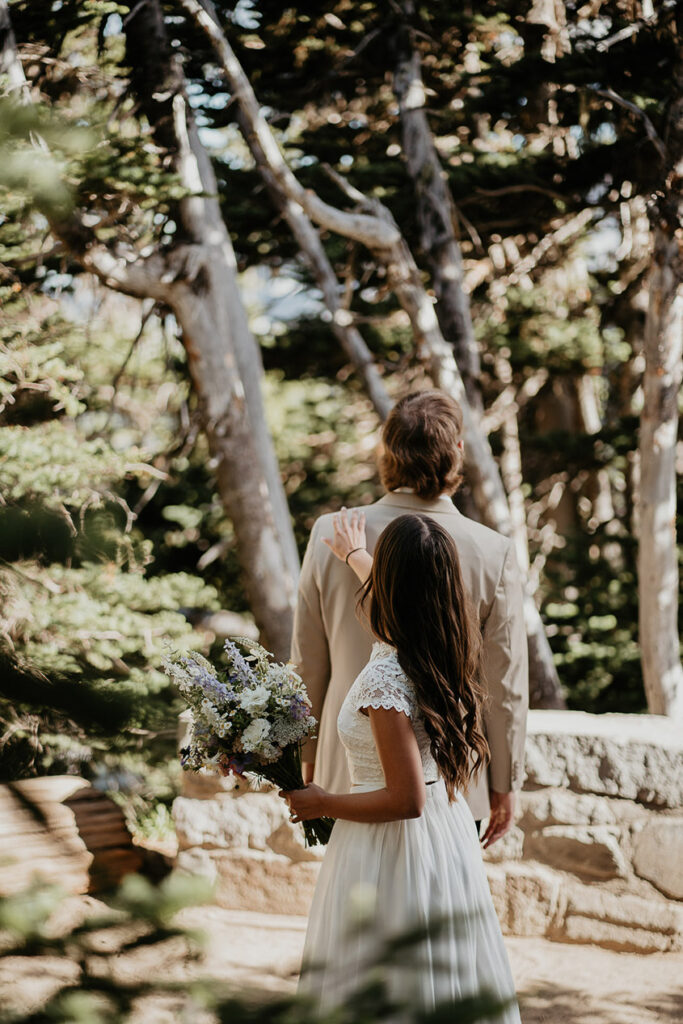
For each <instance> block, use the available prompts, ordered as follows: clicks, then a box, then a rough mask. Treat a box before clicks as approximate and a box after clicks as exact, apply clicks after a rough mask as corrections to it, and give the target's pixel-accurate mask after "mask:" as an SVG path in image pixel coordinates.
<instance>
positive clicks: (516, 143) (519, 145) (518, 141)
mask: <svg viewBox="0 0 683 1024" xmlns="http://www.w3.org/2000/svg"><path fill="white" fill-rule="evenodd" d="M512 145H513V147H514V148H515V149H523V148H524V146H525V145H526V138H525V137H524V136H523V135H513V136H512Z"/></svg>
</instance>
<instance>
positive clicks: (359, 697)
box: [350, 658, 417, 718]
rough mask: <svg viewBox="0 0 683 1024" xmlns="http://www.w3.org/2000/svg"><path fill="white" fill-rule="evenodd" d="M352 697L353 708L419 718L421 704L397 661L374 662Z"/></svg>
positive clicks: (382, 660) (361, 677) (355, 688)
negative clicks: (400, 712) (418, 706)
mask: <svg viewBox="0 0 683 1024" xmlns="http://www.w3.org/2000/svg"><path fill="white" fill-rule="evenodd" d="M350 696H351V697H352V704H353V708H354V710H356V711H361V710H364V709H366V708H373V709H374V710H375V711H376V710H378V708H384V709H385V710H386V711H390V710H391V709H394V710H396V711H402V712H403V713H404V714H405V715H407V716H408V718H415V716H416V714H417V703H416V701H415V697H414V694H413V692H412V687H411V685H410V682H409V680H408V679H407V678H406V675H405V673H404V671H403V669H402V668H401V666H400V665H399V663H398V662H397V661H396V660H395V659H389V658H387V659H381V660H376V661H371V662H370V664H369V665H367V666H366V667H365V668H364V669H363V671H362V672H361V674H360V675H359V676H358V679H357V680H356V683H355V686H354V692H353V694H350Z"/></svg>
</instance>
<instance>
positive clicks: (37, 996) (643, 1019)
mask: <svg viewBox="0 0 683 1024" xmlns="http://www.w3.org/2000/svg"><path fill="white" fill-rule="evenodd" d="M98 907H101V904H98V903H97V901H96V900H93V899H91V898H88V897H74V898H72V899H71V900H69V901H68V903H67V904H66V905H65V906H64V907H63V908H62V910H61V911H60V917H61V919H62V921H61V923H62V926H64V927H66V926H67V925H68V924H70V925H71V927H73V926H74V925H75V924H77V923H79V922H80V921H81V920H82V918H83V916H84V915H85V914H86V913H90V914H91V913H93V912H94V911H97V909H98ZM177 921H178V923H179V924H182V925H184V926H185V927H188V928H193V929H195V928H196V929H198V930H199V931H202V932H204V933H205V934H206V935H207V936H208V942H207V945H206V947H205V951H204V953H203V955H202V956H201V958H200V960H199V961H197V960H193V959H189V958H188V956H187V947H186V945H185V943H184V942H183V941H182V940H175V939H174V940H172V941H171V942H170V944H165V945H164V947H163V948H159V947H144V946H143V947H141V948H140V949H138V950H137V952H136V953H135V954H130V955H128V954H127V955H126V956H125V957H122V958H120V959H119V958H116V960H117V965H116V974H117V976H120V977H121V978H122V979H127V980H129V981H137V980H140V979H144V978H148V977H149V976H150V975H154V974H157V975H159V976H160V977H164V978H166V979H167V980H171V979H172V980H174V981H177V982H179V983H180V985H181V990H182V985H183V982H184V981H185V980H190V979H191V978H197V977H198V976H199V977H203V978H215V979H216V980H218V981H220V982H222V983H223V985H226V984H227V986H229V987H230V988H234V989H236V990H238V991H242V992H245V993H246V992H248V993H250V994H253V995H256V996H259V997H261V996H263V995H265V994H268V993H272V994H275V993H288V992H294V990H295V989H296V983H297V977H298V972H299V964H300V961H301V952H302V948H303V943H304V935H305V932H306V918H304V917H285V916H282V915H269V914H252V913H248V912H244V911H231V910H223V909H222V908H220V907H217V906H206V907H194V908H191V909H187V910H184V911H182V912H181V913H180V914H179V915H178V916H177ZM506 945H507V948H508V951H509V953H510V960H511V962H512V969H513V973H514V976H515V983H516V987H517V993H518V995H519V999H520V1004H521V1007H522V1020H523V1024H683V956H682V955H679V954H664V953H656V954H652V955H650V956H639V955H636V954H632V953H614V952H611V951H610V950H605V949H601V948H599V947H597V946H579V945H563V944H560V943H555V942H547V941H545V940H543V939H520V938H512V939H506ZM73 980H74V971H73V965H72V964H70V962H69V961H66V960H62V959H57V958H55V957H51V958H48V957H42V958H34V959H31V958H30V959H19V958H11V957H10V958H5V959H2V958H0V1006H3V1004H4V1005H7V1006H8V1005H10V1004H11V1006H12V1007H13V1008H15V1009H19V1008H21V1009H22V1010H23V1011H24V1012H27V1011H33V1012H35V1011H37V1010H38V1008H39V1007H40V1006H41V1005H42V1004H43V1003H44V1001H45V1000H46V999H47V998H48V997H49V996H50V995H52V994H53V993H54V992H55V991H57V990H58V989H59V988H60V987H61V984H63V983H64V982H65V981H73ZM181 1004H182V999H181V1000H180V1001H179V1000H178V998H175V997H172V998H169V997H162V996H153V997H150V999H149V1000H148V1001H146V1002H145V1003H144V1005H140V1006H139V1008H138V1011H137V1012H136V1014H135V1017H134V1020H135V1024H179V1021H182V1020H187V1019H188V1018H187V1010H186V1009H183V1008H182V1005H181ZM207 1019H208V1018H207V1017H206V1015H205V1014H203V1013H193V1015H192V1020H193V1024H206V1021H207Z"/></svg>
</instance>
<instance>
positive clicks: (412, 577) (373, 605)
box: [359, 514, 489, 800]
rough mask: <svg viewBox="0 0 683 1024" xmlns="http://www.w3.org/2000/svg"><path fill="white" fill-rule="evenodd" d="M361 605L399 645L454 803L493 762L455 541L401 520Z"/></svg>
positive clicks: (429, 523) (390, 529)
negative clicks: (473, 778)
mask: <svg viewBox="0 0 683 1024" xmlns="http://www.w3.org/2000/svg"><path fill="white" fill-rule="evenodd" d="M368 601H369V608H367V605H368ZM359 604H360V606H361V607H362V608H366V609H367V611H368V616H369V620H370V625H371V627H372V631H373V633H374V634H375V636H377V637H378V638H379V639H380V640H384V641H385V642H386V643H389V644H391V645H392V646H393V647H395V648H396V651H397V653H398V660H399V662H400V665H401V668H402V669H403V671H404V672H405V673H406V675H407V676H408V678H409V679H410V680H411V682H412V683H413V686H414V687H415V693H416V697H417V703H418V707H419V709H420V712H421V714H422V715H423V716H424V724H425V729H426V732H427V735H428V737H429V740H430V744H431V751H432V756H433V757H434V760H435V761H436V763H437V765H438V767H439V771H440V773H441V776H442V778H443V779H444V782H445V783H446V790H447V792H448V796H449V799H451V800H452V799H453V798H454V797H455V794H456V791H458V790H465V789H466V788H467V784H468V783H469V781H470V778H471V777H472V776H473V775H476V774H477V773H478V772H479V771H480V770H481V769H482V768H483V767H484V766H485V765H486V764H487V763H488V760H489V748H488V743H487V742H486V737H485V736H484V732H483V727H482V706H483V702H484V693H483V689H482V687H481V683H480V680H479V671H480V657H481V630H480V628H479V622H478V619H477V616H476V614H475V611H474V608H473V607H472V604H471V601H470V599H469V597H468V595H467V593H466V591H465V588H464V586H463V581H462V573H461V571H460V559H459V558H458V551H457V548H456V546H455V543H454V541H453V538H452V537H451V536H450V535H449V534H448V533H447V532H446V530H444V528H443V527H442V526H440V525H439V524H438V523H437V522H436V520H435V519H432V518H430V517H429V516H425V515H420V514H410V515H403V516H399V517H398V518H397V519H394V520H393V521H392V522H391V523H390V524H389V526H387V527H386V529H385V530H384V531H383V532H382V534H381V536H380V538H379V540H378V541H377V546H376V548H375V554H374V560H373V563H372V573H371V575H370V577H369V579H368V580H367V582H366V583H365V584H364V586H363V589H362V592H361V597H360V601H359Z"/></svg>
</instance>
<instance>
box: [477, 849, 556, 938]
mask: <svg viewBox="0 0 683 1024" xmlns="http://www.w3.org/2000/svg"><path fill="white" fill-rule="evenodd" d="M486 874H487V876H488V880H489V888H490V889H491V895H492V897H493V903H494V906H495V908H496V913H497V914H498V920H499V921H500V926H501V928H502V929H503V932H505V934H507V935H545V934H546V932H548V930H549V929H550V928H551V927H552V925H553V922H554V921H555V918H556V917H557V915H558V913H559V911H560V906H561V887H562V878H561V876H560V875H557V874H556V873H555V872H553V871H549V870H548V869H547V868H544V867H542V866H540V865H538V864H533V865H530V864H508V865H506V866H505V867H503V866H502V865H498V864H487V865H486Z"/></svg>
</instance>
